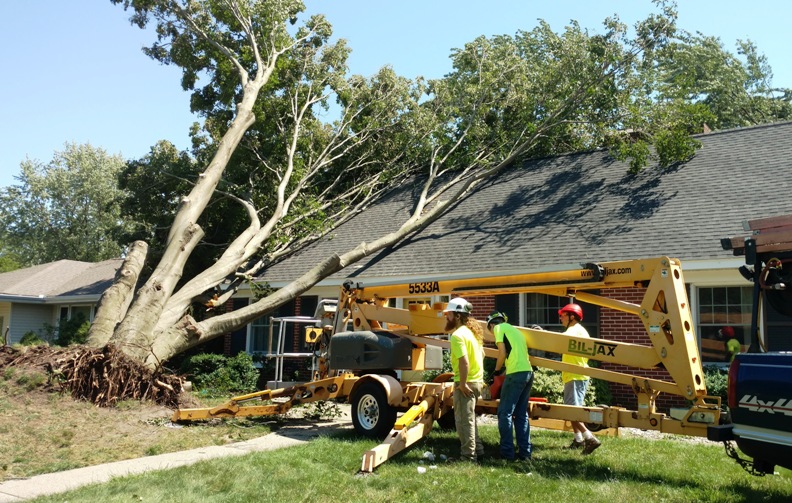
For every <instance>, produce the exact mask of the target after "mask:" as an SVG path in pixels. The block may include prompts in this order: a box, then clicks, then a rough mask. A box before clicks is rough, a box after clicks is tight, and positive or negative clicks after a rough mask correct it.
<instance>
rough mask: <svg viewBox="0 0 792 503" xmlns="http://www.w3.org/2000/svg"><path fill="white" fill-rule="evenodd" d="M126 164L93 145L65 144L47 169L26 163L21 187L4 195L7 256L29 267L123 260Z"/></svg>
mask: <svg viewBox="0 0 792 503" xmlns="http://www.w3.org/2000/svg"><path fill="white" fill-rule="evenodd" d="M123 168H124V161H123V159H122V158H121V157H120V156H118V155H114V156H111V155H109V154H107V152H105V151H104V150H103V149H100V148H94V147H92V146H91V145H89V144H85V145H77V144H73V143H72V144H67V145H66V146H65V149H64V150H63V151H60V152H56V153H55V154H54V156H53V159H52V160H51V161H50V162H49V163H48V164H42V163H41V162H39V161H35V160H34V161H31V160H28V161H25V162H23V163H22V164H21V174H20V175H19V176H17V177H16V179H17V180H18V181H19V182H20V183H19V184H18V185H12V186H9V187H5V188H3V189H0V236H1V237H2V240H3V247H4V251H9V252H11V253H12V254H14V255H16V256H17V257H18V260H19V262H20V265H23V266H28V265H34V264H40V263H45V262H51V261H55V260H60V259H70V260H83V261H88V262H94V261H100V260H105V259H109V258H117V257H120V256H121V252H122V250H123V245H122V244H120V243H119V241H118V240H119V238H120V237H121V235H122V234H123V233H124V232H125V231H126V230H127V229H129V227H130V223H129V220H127V219H125V218H124V217H123V216H122V214H121V203H122V201H123V198H124V196H125V193H124V192H123V191H122V190H120V189H119V188H118V185H117V183H118V176H119V174H120V172H121V170H122V169H123Z"/></svg>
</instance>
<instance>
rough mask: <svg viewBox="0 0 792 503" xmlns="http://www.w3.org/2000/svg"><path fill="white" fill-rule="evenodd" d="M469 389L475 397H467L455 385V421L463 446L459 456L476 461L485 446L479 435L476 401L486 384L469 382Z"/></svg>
mask: <svg viewBox="0 0 792 503" xmlns="http://www.w3.org/2000/svg"><path fill="white" fill-rule="evenodd" d="M467 384H468V387H469V388H470V389H471V390H473V396H471V397H470V398H468V397H466V396H465V395H463V394H462V392H461V391H460V390H459V388H458V387H457V385H454V421H455V422H456V431H457V435H458V436H459V441H460V442H461V444H462V447H461V448H460V454H459V456H460V457H461V458H462V459H467V460H470V461H475V460H476V456H481V455H483V454H484V444H482V443H481V438H479V434H478V425H477V424H476V400H477V399H479V398H481V389H482V388H483V386H484V383H480V382H472V383H471V382H469V383H467Z"/></svg>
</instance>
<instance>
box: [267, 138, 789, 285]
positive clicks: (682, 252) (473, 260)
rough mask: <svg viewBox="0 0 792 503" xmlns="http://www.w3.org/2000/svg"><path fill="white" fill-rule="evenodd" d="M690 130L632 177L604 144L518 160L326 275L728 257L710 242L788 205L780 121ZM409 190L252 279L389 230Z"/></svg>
mask: <svg viewBox="0 0 792 503" xmlns="http://www.w3.org/2000/svg"><path fill="white" fill-rule="evenodd" d="M696 138H697V139H698V140H700V141H701V143H702V147H701V149H699V150H698V151H697V152H696V154H695V156H694V157H693V158H692V159H690V160H689V161H688V162H685V163H681V164H678V165H675V166H673V167H670V168H667V169H659V168H657V167H648V168H646V169H644V170H643V171H641V172H640V173H638V174H636V175H632V174H629V173H628V166H627V164H626V163H624V162H619V161H615V160H614V159H612V158H611V157H610V156H609V155H608V154H607V152H605V151H593V152H586V153H577V154H569V155H562V156H557V157H552V158H546V159H537V160H531V161H528V162H526V163H525V164H523V165H522V166H520V167H518V168H515V169H512V170H510V171H508V172H506V173H504V174H503V175H501V176H499V177H498V178H497V179H494V180H491V181H490V182H488V183H487V184H485V185H483V186H481V187H479V188H478V189H477V190H476V191H475V192H474V193H473V194H471V195H470V196H469V197H467V198H466V199H464V200H463V201H461V202H460V203H459V204H457V205H456V206H455V207H454V208H453V209H452V210H450V211H449V212H448V213H447V214H446V215H444V216H443V217H442V218H440V219H438V220H437V221H436V222H434V223H432V224H431V225H430V226H429V227H427V228H426V229H425V230H423V231H422V232H420V233H419V234H416V235H413V236H411V237H410V238H409V239H407V240H405V241H404V242H402V243H400V244H399V245H398V246H396V247H395V248H394V249H392V250H388V251H382V252H379V253H376V254H374V255H373V256H371V257H370V258H368V259H366V260H362V261H360V262H358V263H357V264H353V265H351V266H349V267H347V268H346V269H344V270H342V271H340V272H339V273H337V274H335V275H333V276H332V277H331V278H328V281H331V282H335V283H337V282H338V280H339V279H343V278H377V279H388V278H394V279H395V278H408V277H420V276H433V277H436V276H443V275H450V274H454V273H459V272H466V273H476V272H482V273H485V272H496V271H500V272H514V271H518V270H519V271H533V270H542V269H547V268H555V267H558V266H559V265H564V266H567V265H577V264H580V263H581V262H586V261H597V262H603V261H613V260H623V259H635V258H643V257H655V256H663V255H665V256H670V257H676V258H679V259H681V260H682V261H683V264H684V261H686V260H722V259H726V258H730V257H731V256H730V254H729V252H725V251H723V250H722V249H721V247H720V239H721V238H723V237H726V236H729V235H737V234H740V233H742V232H743V231H742V222H743V221H745V220H750V219H755V218H762V217H769V216H776V215H783V214H790V213H792V179H791V178H792V122H785V123H777V124H771V125H764V126H756V127H751V128H742V129H733V130H727V131H721V132H715V133H709V134H704V135H698V136H697V137H696ZM414 190H417V187H412V186H410V185H406V186H402V187H398V188H396V190H394V191H393V192H392V193H391V194H390V195H389V196H388V197H387V198H385V199H384V200H382V201H381V202H380V203H378V204H376V205H374V206H372V207H371V208H369V209H368V210H366V211H365V212H363V213H361V214H359V215H357V216H355V217H354V218H352V219H351V220H350V221H348V222H346V223H345V224H343V225H341V226H340V227H339V228H338V229H337V230H335V231H334V232H332V233H331V234H330V235H329V236H327V237H326V238H324V239H322V240H320V241H318V242H316V243H314V244H312V245H311V246H309V247H307V248H305V249H304V250H302V251H301V252H300V253H298V254H297V255H295V256H293V257H291V258H289V259H288V260H285V261H283V262H281V263H279V264H276V265H274V266H273V267H271V268H270V269H269V270H268V271H266V273H265V274H264V276H263V279H265V280H266V281H269V282H270V283H273V284H277V283H280V282H285V281H290V280H292V279H294V278H296V277H298V276H299V275H301V274H302V273H304V272H305V271H307V270H308V269H309V268H310V267H311V266H313V265H315V264H317V263H318V262H319V261H321V260H322V259H323V258H325V257H327V256H328V255H329V254H331V253H342V252H344V251H347V250H349V249H350V248H352V247H354V246H356V245H357V244H359V243H361V242H370V241H373V240H374V239H376V238H378V237H380V236H382V235H384V234H385V233H387V232H390V231H393V230H396V229H397V228H398V226H399V225H400V224H401V223H402V222H403V221H404V220H405V219H406V217H407V215H408V213H409V210H410V206H411V197H410V196H411V193H412V192H413V191H414Z"/></svg>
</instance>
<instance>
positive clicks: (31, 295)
mask: <svg viewBox="0 0 792 503" xmlns="http://www.w3.org/2000/svg"><path fill="white" fill-rule="evenodd" d="M121 262H122V260H121V259H111V260H105V261H103V262H97V263H91V262H79V261H76V260H58V261H56V262H50V263H47V264H40V265H36V266H33V267H27V268H25V269H18V270H16V271H11V272H6V273H3V274H0V297H7V298H8V297H10V298H13V299H14V300H26V299H29V300H32V299H41V300H53V299H54V300H57V298H66V297H71V296H96V297H97V298H98V296H100V295H101V294H102V292H104V291H105V289H107V287H109V286H110V284H111V283H112V282H113V278H114V277H115V274H116V271H117V270H118V269H119V267H121Z"/></svg>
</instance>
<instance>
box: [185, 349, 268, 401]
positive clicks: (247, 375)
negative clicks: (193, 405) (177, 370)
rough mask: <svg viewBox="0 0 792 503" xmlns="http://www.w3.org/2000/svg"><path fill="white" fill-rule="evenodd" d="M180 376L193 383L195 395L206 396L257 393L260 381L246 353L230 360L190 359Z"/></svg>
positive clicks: (210, 356)
mask: <svg viewBox="0 0 792 503" xmlns="http://www.w3.org/2000/svg"><path fill="white" fill-rule="evenodd" d="M181 372H182V373H183V374H186V375H188V376H189V377H190V379H192V381H193V385H194V386H195V389H196V391H198V392H200V393H201V394H204V395H206V396H224V395H229V394H238V393H251V392H253V391H256V383H257V382H258V377H259V371H258V369H257V368H256V367H254V366H253V358H252V357H251V356H250V355H249V354H247V353H239V354H237V355H236V356H233V357H231V358H227V357H225V356H223V355H218V354H211V353H204V354H200V355H195V356H191V357H189V358H187V359H186V360H184V362H183V363H182V367H181Z"/></svg>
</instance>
